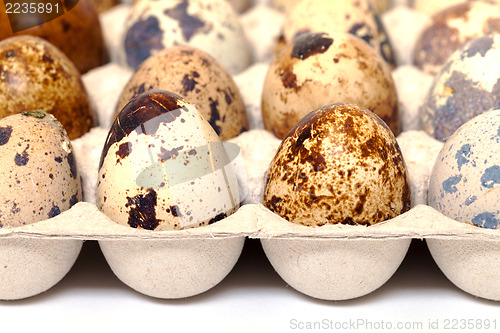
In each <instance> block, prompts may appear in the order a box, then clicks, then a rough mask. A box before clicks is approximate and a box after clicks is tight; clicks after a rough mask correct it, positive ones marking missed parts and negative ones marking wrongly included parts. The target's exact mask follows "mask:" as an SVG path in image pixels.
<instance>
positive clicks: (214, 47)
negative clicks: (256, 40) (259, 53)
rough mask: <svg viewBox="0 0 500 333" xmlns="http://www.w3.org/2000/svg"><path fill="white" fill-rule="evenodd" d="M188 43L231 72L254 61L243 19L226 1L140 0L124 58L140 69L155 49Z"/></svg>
mask: <svg viewBox="0 0 500 333" xmlns="http://www.w3.org/2000/svg"><path fill="white" fill-rule="evenodd" d="M186 44H187V45H192V46H195V47H198V48H200V49H202V50H204V51H205V52H207V53H209V54H210V55H212V56H213V57H214V58H216V59H217V60H218V61H220V63H221V64H222V65H223V66H224V67H225V68H226V70H227V71H228V72H229V73H231V74H235V73H238V72H241V71H242V70H243V69H245V68H246V67H248V66H249V65H250V63H251V61H252V55H251V52H250V48H249V45H248V42H247V39H246V36H245V34H244V31H243V28H242V27H241V23H240V21H239V18H238V16H237V15H236V13H235V12H234V10H233V9H232V8H231V5H230V4H229V3H228V2H227V1H225V0H212V1H204V0H191V1H188V0H167V1H139V2H137V3H136V4H135V5H134V6H133V8H132V11H131V15H130V17H129V19H128V20H127V26H126V28H125V33H124V40H123V45H122V47H123V50H122V52H123V57H122V58H123V60H124V62H125V63H124V64H125V65H126V66H129V67H130V68H133V69H137V68H138V67H139V65H140V64H141V63H142V62H143V61H144V60H146V59H147V58H148V57H149V56H150V55H152V54H154V53H155V52H158V51H160V50H163V49H164V48H168V47H171V46H173V45H186Z"/></svg>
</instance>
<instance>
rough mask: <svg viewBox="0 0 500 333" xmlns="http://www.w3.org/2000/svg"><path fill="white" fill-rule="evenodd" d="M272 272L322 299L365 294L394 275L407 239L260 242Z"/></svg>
mask: <svg viewBox="0 0 500 333" xmlns="http://www.w3.org/2000/svg"><path fill="white" fill-rule="evenodd" d="M261 242H262V247H263V248H264V251H265V253H266V256H267V257H268V258H269V261H270V262H271V264H272V265H273V267H274V269H275V270H276V272H277V273H278V274H279V275H280V276H281V278H282V279H283V280H285V281H286V282H287V283H288V284H289V285H290V286H292V287H293V288H295V289H296V290H298V291H300V292H301V293H303V294H306V295H309V296H311V297H314V298H319V299H323V300H346V299H351V298H356V297H360V296H364V295H367V294H369V293H371V292H372V291H374V290H376V289H378V288H379V287H381V286H382V285H383V284H384V283H385V282H387V280H389V278H390V277H391V276H392V275H393V274H394V273H395V272H396V270H397V269H398V267H399V265H400V264H401V262H402V261H403V258H404V257H405V255H406V252H407V251H408V248H409V246H410V243H411V238H399V239H390V240H389V239H386V240H383V241H379V240H376V239H333V240H332V239H319V240H315V239H262V240H261Z"/></svg>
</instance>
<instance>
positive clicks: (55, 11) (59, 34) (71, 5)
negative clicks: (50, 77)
mask: <svg viewBox="0 0 500 333" xmlns="http://www.w3.org/2000/svg"><path fill="white" fill-rule="evenodd" d="M14 3H19V2H14ZM25 3H26V4H28V3H29V2H25ZM43 3H44V4H45V6H48V5H50V6H51V7H50V13H49V12H48V11H49V7H44V10H43V11H38V10H37V11H36V12H35V13H21V14H9V15H7V14H6V12H5V11H1V12H0V40H3V39H5V38H8V37H12V36H20V35H31V36H36V37H40V38H43V39H45V40H47V41H48V42H49V43H51V44H53V45H54V46H56V47H57V48H58V49H60V50H61V51H62V52H63V53H64V54H65V55H66V56H67V57H68V58H69V59H70V60H71V61H72V62H73V63H74V64H75V66H76V68H78V70H79V71H80V73H85V72H87V71H89V70H91V69H93V68H96V67H99V66H102V65H103V64H105V63H106V62H107V60H108V51H107V49H106V45H105V43H104V38H103V35H102V30H101V24H100V21H99V16H98V14H97V12H96V10H95V8H94V6H93V5H92V4H91V3H90V0H79V1H64V3H65V4H66V5H65V6H63V2H61V1H59V2H58V3H59V4H58V7H56V4H55V2H54V1H45V2H43ZM37 8H38V7H37ZM30 11H31V9H30ZM34 22H35V23H34Z"/></svg>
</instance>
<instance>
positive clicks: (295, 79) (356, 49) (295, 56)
mask: <svg viewBox="0 0 500 333" xmlns="http://www.w3.org/2000/svg"><path fill="white" fill-rule="evenodd" d="M331 103H354V104H357V105H360V106H362V107H365V108H367V109H369V110H370V111H373V112H374V113H376V114H377V115H378V116H379V117H381V118H382V119H383V120H384V121H385V122H386V123H387V124H388V125H389V127H390V128H391V130H392V131H393V132H394V133H395V134H396V135H397V134H398V133H399V132H400V118H399V107H398V100H397V94H396V88H395V85H394V82H393V80H392V76H391V70H390V68H389V66H388V65H387V64H386V63H385V62H384V60H383V59H382V58H381V57H380V56H379V55H378V54H377V52H376V51H375V50H374V49H373V48H371V47H370V46H369V45H368V44H367V43H365V42H364V41H362V40H361V39H359V38H356V37H354V36H353V35H351V34H348V33H342V32H332V33H330V34H325V33H310V34H303V35H300V36H299V37H297V38H296V39H295V40H294V41H293V43H289V44H288V45H287V46H286V47H285V48H283V49H282V50H281V52H280V53H279V55H278V56H277V57H275V59H274V60H273V62H272V64H271V66H270V67H269V70H268V72H267V75H266V78H265V81H264V87H263V91H262V115H263V120H264V126H265V128H266V129H267V130H268V131H272V132H273V133H274V134H275V135H276V137H278V138H280V139H281V138H283V137H284V136H285V135H286V134H287V133H288V131H289V130H290V129H291V128H292V127H293V126H295V124H297V123H298V121H299V120H300V119H301V118H302V117H304V116H305V115H306V114H308V113H309V112H310V111H311V110H314V109H316V108H318V107H321V106H324V105H327V104H331Z"/></svg>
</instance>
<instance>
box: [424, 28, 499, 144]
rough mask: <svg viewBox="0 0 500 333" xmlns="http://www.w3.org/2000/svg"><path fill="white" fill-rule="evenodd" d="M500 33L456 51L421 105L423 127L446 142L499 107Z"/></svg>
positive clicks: (436, 78)
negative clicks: (460, 128)
mask: <svg viewBox="0 0 500 333" xmlns="http://www.w3.org/2000/svg"><path fill="white" fill-rule="evenodd" d="M499 59H500V35H485V36H481V37H478V38H475V39H473V40H470V41H469V42H467V43H465V44H464V45H463V46H462V47H460V48H459V49H458V50H457V51H455V53H453V54H452V55H451V56H450V58H449V59H448V61H447V62H446V64H445V65H444V67H443V68H442V69H441V71H440V72H439V73H438V74H437V75H436V77H435V78H434V82H433V85H432V87H431V89H430V91H429V94H428V97H427V102H426V103H425V104H424V105H423V106H422V107H421V110H420V119H421V126H422V129H424V130H425V131H426V132H427V133H428V134H429V135H431V136H433V137H434V138H436V139H438V140H441V141H446V139H448V138H449V137H450V136H451V135H452V134H453V133H454V132H455V131H456V130H457V129H458V128H459V127H460V126H461V125H463V124H464V123H465V122H467V121H468V120H470V119H472V118H474V117H475V116H477V115H479V114H481V113H483V112H485V111H488V110H495V109H499V108H500V67H499V66H498V60H499Z"/></svg>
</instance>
